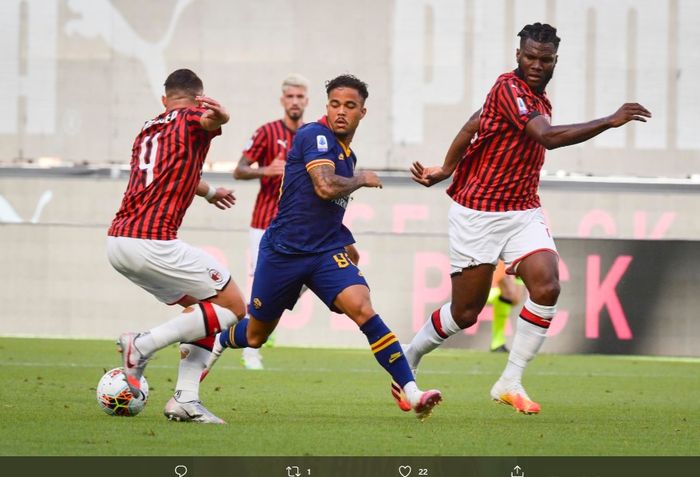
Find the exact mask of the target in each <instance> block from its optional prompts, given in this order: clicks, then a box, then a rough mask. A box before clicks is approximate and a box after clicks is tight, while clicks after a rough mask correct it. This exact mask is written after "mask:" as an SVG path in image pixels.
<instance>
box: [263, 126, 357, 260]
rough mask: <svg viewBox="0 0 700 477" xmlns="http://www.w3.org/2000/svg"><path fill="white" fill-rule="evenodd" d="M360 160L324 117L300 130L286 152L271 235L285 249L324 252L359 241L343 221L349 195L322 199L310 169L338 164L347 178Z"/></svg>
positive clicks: (339, 171) (275, 245)
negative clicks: (336, 135)
mask: <svg viewBox="0 0 700 477" xmlns="http://www.w3.org/2000/svg"><path fill="white" fill-rule="evenodd" d="M356 162H357V158H356V157H355V153H354V152H352V151H351V150H350V149H349V148H346V147H345V146H344V145H343V144H342V143H340V142H339V141H338V139H337V138H336V137H335V135H334V134H333V131H331V130H330V129H329V128H328V126H327V122H326V118H325V117H323V118H321V119H320V120H319V121H318V122H315V123H308V124H305V125H304V126H302V127H301V128H299V130H298V131H297V133H296V136H295V137H294V142H293V143H292V148H291V149H290V151H289V154H288V155H287V163H286V165H285V168H284V177H283V179H282V189H281V192H280V201H279V208H278V211H277V216H276V217H275V218H274V219H273V221H272V223H271V224H270V226H269V227H268V229H267V232H266V234H267V239H268V240H269V242H270V244H271V245H272V247H273V248H274V249H275V250H276V251H277V252H280V253H287V254H303V253H321V252H325V251H328V250H332V249H337V248H340V247H344V246H346V245H350V244H352V243H354V242H355V239H354V238H353V236H352V234H351V233H350V231H349V230H348V228H347V227H345V225H343V216H344V215H345V209H346V208H347V206H348V203H349V202H350V196H346V197H340V198H338V199H334V200H323V199H321V198H320V197H319V196H318V195H316V192H315V191H314V185H313V182H312V181H311V176H310V175H309V171H310V170H311V169H313V168H314V167H317V166H320V165H330V166H333V167H334V168H335V174H337V175H339V176H343V177H352V176H353V175H354V169H355V163H356Z"/></svg>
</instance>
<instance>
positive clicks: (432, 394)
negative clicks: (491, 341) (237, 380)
mask: <svg viewBox="0 0 700 477" xmlns="http://www.w3.org/2000/svg"><path fill="white" fill-rule="evenodd" d="M326 93H327V95H328V103H327V105H326V112H327V115H326V116H325V117H323V118H322V119H321V120H319V121H317V122H314V123H309V124H306V125H304V126H303V127H301V128H300V129H299V130H298V131H297V134H296V137H295V138H294V144H293V145H292V148H291V150H290V151H289V154H288V156H287V162H286V165H285V170H284V177H283V180H282V190H281V195H280V201H279V209H278V212H277V216H276V217H275V219H274V220H273V221H272V223H271V224H270V226H269V227H268V229H267V230H266V232H265V234H264V235H263V238H262V240H261V241H260V251H259V254H258V263H257V266H256V268H255V276H254V278H253V289H252V292H251V301H250V304H249V306H248V313H249V318H246V319H243V320H240V321H239V322H238V323H236V324H235V325H233V326H231V327H230V328H229V329H228V330H225V331H222V332H221V333H220V334H219V337H218V339H217V341H216V343H217V344H216V346H215V348H214V353H213V359H212V360H211V362H210V364H209V365H208V366H207V370H208V369H210V368H211V365H213V363H214V361H215V360H216V357H218V356H219V355H220V354H221V351H223V349H224V348H246V347H253V348H259V347H260V346H262V344H263V343H265V341H266V340H267V338H268V336H270V334H271V333H272V331H273V330H274V329H275V327H276V326H277V323H278V322H279V320H280V317H281V316H282V313H283V312H284V310H285V309H289V310H291V309H292V308H293V307H294V305H295V303H296V302H297V299H298V298H299V293H300V291H301V289H302V286H304V285H306V286H308V287H309V289H311V290H312V291H313V292H314V293H315V294H316V295H317V296H318V297H319V298H320V299H321V300H322V301H323V302H324V303H325V304H326V305H327V306H328V308H329V309H331V310H332V311H335V312H340V313H344V314H346V315H347V316H348V317H349V318H350V319H351V320H353V321H354V322H355V323H357V325H358V326H359V327H360V330H361V331H362V332H363V333H364V334H365V336H366V337H367V340H368V341H369V344H370V347H371V349H372V352H373V353H374V356H375V358H376V359H377V361H378V362H379V364H380V365H381V366H382V367H383V368H384V369H386V370H387V371H388V372H389V374H390V375H391V377H392V380H393V384H392V388H393V391H392V393H393V394H394V397H395V399H396V401H397V403H398V404H399V407H401V409H402V410H404V411H410V410H411V409H413V410H414V411H415V413H416V415H417V416H418V418H419V419H424V418H426V417H428V416H429V415H430V413H431V411H432V409H433V407H434V406H435V405H436V404H438V403H439V402H440V401H441V400H442V396H441V394H440V392H439V391H436V390H431V391H421V390H419V389H418V386H417V385H416V382H415V379H414V377H413V372H412V371H411V369H410V367H409V365H408V361H406V358H405V357H404V354H403V350H402V349H401V345H400V344H399V341H398V340H397V338H396V336H395V335H394V333H392V332H391V330H390V329H389V328H388V327H387V326H386V324H384V322H383V321H382V319H381V318H380V317H379V315H378V314H377V313H376V312H375V311H374V309H373V307H372V302H371V300H370V294H369V287H368V285H367V282H366V281H365V278H364V276H363V275H362V272H361V271H360V270H359V269H358V268H357V266H356V265H355V263H353V261H352V260H351V259H350V258H349V256H348V251H347V249H346V247H350V246H352V244H353V243H354V242H355V239H354V238H353V236H352V234H351V233H350V231H349V230H348V229H347V227H345V226H344V225H343V216H344V214H345V208H346V207H347V205H348V202H349V200H350V194H351V193H352V192H354V191H355V190H357V189H359V188H360V187H379V188H381V187H382V183H381V181H380V180H379V177H377V175H376V174H375V173H374V172H371V171H357V172H356V171H355V165H356V163H357V158H356V157H355V153H354V152H353V151H352V150H351V149H350V143H351V141H352V138H353V136H354V134H355V130H356V129H357V126H358V125H359V123H360V120H361V119H362V118H363V117H364V116H365V113H366V109H365V100H366V99H367V96H368V92H367V85H366V84H365V83H364V82H362V81H360V80H359V79H357V78H356V77H354V76H352V75H341V76H338V77H337V78H334V79H332V80H330V81H328V82H327V83H326Z"/></svg>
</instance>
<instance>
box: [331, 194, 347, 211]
mask: <svg viewBox="0 0 700 477" xmlns="http://www.w3.org/2000/svg"><path fill="white" fill-rule="evenodd" d="M333 203H334V204H336V205H339V206H341V207H342V208H343V209H347V208H348V204H349V203H350V196H349V195H346V196H345V197H338V198H337V199H333Z"/></svg>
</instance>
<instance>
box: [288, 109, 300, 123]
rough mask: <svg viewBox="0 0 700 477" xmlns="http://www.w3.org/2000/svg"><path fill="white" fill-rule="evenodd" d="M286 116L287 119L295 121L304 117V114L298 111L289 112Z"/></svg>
mask: <svg viewBox="0 0 700 477" xmlns="http://www.w3.org/2000/svg"><path fill="white" fill-rule="evenodd" d="M287 116H288V117H289V119H291V120H293V121H296V120H297V119H301V118H302V116H304V112H303V111H299V112H296V111H289V112H288V113H287Z"/></svg>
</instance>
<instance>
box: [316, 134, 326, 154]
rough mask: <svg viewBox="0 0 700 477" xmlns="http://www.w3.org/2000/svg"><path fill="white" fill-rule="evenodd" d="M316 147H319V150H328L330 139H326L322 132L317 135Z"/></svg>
mask: <svg viewBox="0 0 700 477" xmlns="http://www.w3.org/2000/svg"><path fill="white" fill-rule="evenodd" d="M316 149H318V152H327V151H328V139H326V136H324V135H322V134H319V135H318V136H316Z"/></svg>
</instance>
